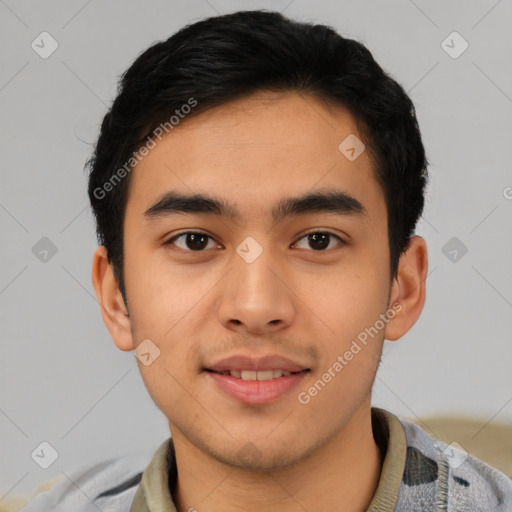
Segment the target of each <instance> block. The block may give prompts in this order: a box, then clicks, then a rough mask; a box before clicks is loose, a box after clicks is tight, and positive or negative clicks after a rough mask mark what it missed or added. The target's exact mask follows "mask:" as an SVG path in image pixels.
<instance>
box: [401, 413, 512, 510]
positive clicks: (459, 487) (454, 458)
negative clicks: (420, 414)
mask: <svg viewBox="0 0 512 512" xmlns="http://www.w3.org/2000/svg"><path fill="white" fill-rule="evenodd" d="M398 419H399V421H400V423H401V424H402V426H403V427H404V430H405V435H406V440H407V441H406V442H407V455H406V463H405V468H404V475H403V482H402V483H403V485H405V486H407V485H408V486H410V487H411V488H413V487H416V488H417V487H419V486H421V485H423V484H431V486H435V487H436V495H437V499H438V500H441V502H442V503H443V504H444V505H445V506H446V507H447V510H472V511H473V512H479V511H482V512H484V511H485V512H490V511H494V512H499V511H508V510H511V509H512V479H511V478H509V477H508V476H507V475H505V474H504V473H502V472H501V471H499V470H497V469H496V468H493V467H492V466H490V465H488V464H486V463H485V462H483V461H481V460H479V459H477V458H475V457H473V456H472V455H469V454H468V453H467V452H466V451H464V449H463V448H462V447H461V446H460V445H458V444H457V443H456V442H454V443H451V444H447V443H445V442H443V441H440V440H439V439H435V438H433V437H431V436H429V435H428V434H427V433H426V432H425V431H424V430H423V429H422V428H421V427H420V426H418V425H416V424H415V423H413V422H412V421H410V420H408V419H407V418H404V417H401V416H398ZM467 507H469V508H467Z"/></svg>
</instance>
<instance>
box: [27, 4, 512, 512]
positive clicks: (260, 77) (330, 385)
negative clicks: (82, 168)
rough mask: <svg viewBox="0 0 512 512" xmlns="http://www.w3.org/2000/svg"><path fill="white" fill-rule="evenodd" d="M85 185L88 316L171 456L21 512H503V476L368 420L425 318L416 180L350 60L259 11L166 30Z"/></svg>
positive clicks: (391, 104) (407, 132)
mask: <svg viewBox="0 0 512 512" xmlns="http://www.w3.org/2000/svg"><path fill="white" fill-rule="evenodd" d="M89 166H90V181H89V196H90V199H91V203H92V207H93V211H94V214H95V217H96V221H97V231H98V238H99V242H100V247H99V248H98V249H97V250H96V252H95V254H94V260H93V268H92V279H93V283H94V288H95V291H96V294H97V297H98V301H99V303H100V306H101V314H102V316H103V319H104V321H105V324H106V326H107V328H108V330H109V332H110V334H111V335H112V338H113V340H114V342H115V344H116V345H117V347H118V348H120V349H121V350H126V351H132V350H133V351H135V355H136V356H137V361H138V366H139V369H140V372H141V374H142V377H143V380H144V382H145V385H146V386H147V389H148V391H149V393H150V395H151V397H152V398H153V400H154V401H155V403H156V404H157V406H158V407H159V408H160V410H161V411H162V412H163V413H164V414H165V416H166V417H167V419H168V423H169V428H170V431H171V435H172V437H171V438H169V439H168V440H166V441H165V442H164V443H163V444H162V445H161V447H160V448H159V450H158V451H157V452H156V454H155V455H154V457H153V459H152V460H151V462H150V464H149V465H148V466H147V467H146V468H144V467H141V468H139V467H128V466H123V464H122V462H119V461H117V462H116V461H114V462H112V463H111V464H105V465H102V466H99V467H98V468H97V469H96V470H91V471H89V472H88V473H87V474H86V476H85V477H84V478H82V479H81V480H80V483H79V487H80V490H77V485H75V484H76V482H75V484H72V483H71V482H69V481H67V482H64V481H63V482H61V483H59V484H57V485H56V486H55V487H54V488H53V489H52V490H50V491H49V492H48V493H44V494H42V495H41V496H40V497H39V498H38V499H39V503H40V505H39V508H37V507H38V505H37V503H36V501H37V499H36V500H34V503H33V505H32V508H30V506H29V507H28V508H27V510H29V511H30V510H43V509H44V503H51V507H50V508H48V510H50V509H52V510H75V511H77V510H97V509H99V510H103V511H110V510H112V511H113V510H123V511H124V510H126V511H127V512H128V511H130V512H143V511H144V512H147V511H151V512H156V511H179V512H184V511H195V510H197V511H200V512H208V511H222V512H229V511H259V512H260V511H275V510H279V511H282V512H284V511H299V510H302V511H304V510H307V511H320V510H328V511H338V510H343V511H345V512H350V511H354V512H355V511H363V510H369V511H372V512H376V511H404V512H405V511H412V510H418V511H419V510H421V511H438V510H447V511H456V510H457V511H463V510H468V511H469V510H471V511H484V510H485V511H491V510H492V511H505V510H512V482H511V481H510V479H508V478H507V477H506V476H505V475H504V474H502V473H500V472H499V471H497V470H495V469H493V468H491V467H490V466H488V465H486V464H484V463H483V462H480V461H479V460H477V459H475V458H473V457H471V456H469V457H467V454H465V453H463V452H460V451H458V450H457V449H456V448H452V447H450V448H449V449H448V447H447V445H446V444H444V443H442V442H440V441H436V440H434V439H431V438H430V437H428V436H427V435H426V434H425V433H424V432H423V431H422V430H421V429H420V428H419V427H418V426H416V425H415V424H413V423H412V422H410V421H408V420H407V419H405V418H401V417H400V418H399V417H397V416H395V415H393V414H392V413H390V412H387V411H384V410H380V409H375V408H371V390H372V385H373V382H374V378H375V375H376V372H377V368H378V364H379V360H380V356H381V350H382V345H383V342H384V339H385V338H386V339H388V340H397V339H398V338H400V337H401V336H403V335H404V334H405V333H406V332H407V331H408V330H409V329H410V328H411V327H412V325H413V324H414V323H415V322H416V320H417V319H418V317H419V316H420V314H421V311H422V308H423V305H424V301H425V279H426V276H427V248H426V244H425V241H424V240H423V239H422V238H421V237H419V236H414V235H413V233H414V228H415V225H416V222H417V220H418V219H419V217H420V215H421V213H422V210H423V203H424V189H425V185H426V181H427V171H426V168H427V161H426V158H425V152H424V148H423V145H422V142H421V136H420V131H419V128H418V125H417V120H416V117H415V111H414V107H413V105H412V103H411V101H410V99H409V98H408V96H407V95H406V93H405V92H404V90H403V89H402V88H401V87H400V85H398V84H397V83H396V82H395V81H394V80H392V79H391V78H390V77H389V76H388V75H386V74H385V73H384V72H383V71H382V69H381V68H380V67H379V65H378V64H377V63H376V62H375V61H374V60H373V58H372V56H371V54H370V52H369V51H368V50H367V49H366V48H365V47H364V46H362V45H361V44H360V43H357V42H355V41H353V40H350V39H345V38H343V37H341V36H340V35H338V34H337V33H336V32H334V31H333V30H332V29H330V28H328V27H325V26H321V25H312V24H303V23H297V22H294V21H291V20H289V19H286V18H285V17H283V16H281V15H280V14H277V13H271V12H262V11H251V12H238V13H234V14H230V15H226V16H219V17H214V18H210V19H206V20H203V21H201V22H198V23H195V24H193V25H190V26H188V27H185V28H184V29H182V30H181V31H179V32H178V33H177V34H175V35H174V36H173V37H171V38H170V39H168V40H167V41H165V42H161V43H158V44H155V45H154V46H152V47H151V48H149V49H148V50H146V51H145V52H144V53H143V54H141V55H140V56H139V57H138V58H137V60H136V61H135V62H134V63H133V65H132V66H131V67H130V68H129V69H128V70H127V71H126V73H125V74H124V75H123V77H122V82H121V87H120V90H119V94H118V96H117V98H116V99H115V101H114V103H113V105H112V108H111V109H110V111H109V112H108V113H107V115H106V116H105V118H104V120H103V124H102V127H101V134H100V136H99V140H98V143H97V145H96V149H95V154H94V156H93V158H92V159H91V160H90V162H89ZM466 457H467V458H466ZM454 460H456V461H458V463H457V464H455V463H453V461H454ZM143 470H144V471H143ZM142 471H143V473H141V472H142ZM84 496H86V498H84ZM45 499H46V502H45V501H44V500H45Z"/></svg>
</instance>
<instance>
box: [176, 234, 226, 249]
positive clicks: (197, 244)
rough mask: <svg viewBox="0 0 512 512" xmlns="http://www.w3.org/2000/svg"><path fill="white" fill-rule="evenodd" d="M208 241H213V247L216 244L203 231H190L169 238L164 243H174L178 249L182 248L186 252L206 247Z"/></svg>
mask: <svg viewBox="0 0 512 512" xmlns="http://www.w3.org/2000/svg"><path fill="white" fill-rule="evenodd" d="M209 241H211V242H212V243H213V247H216V246H217V245H216V244H215V243H214V240H213V239H212V238H211V237H210V236H208V235H206V234H205V233H200V232H196V231H190V232H187V233H181V234H179V235H177V236H175V237H173V238H171V239H170V240H169V241H168V242H166V245H175V246H176V247H178V248H179V249H183V250H184V251H188V252H201V251H203V249H205V248H206V247H208V242H209ZM176 242H179V243H176Z"/></svg>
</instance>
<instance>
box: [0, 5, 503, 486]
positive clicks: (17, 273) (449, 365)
mask: <svg viewBox="0 0 512 512" xmlns="http://www.w3.org/2000/svg"><path fill="white" fill-rule="evenodd" d="M259 8H266V9H273V10H279V11H284V14H286V15H289V16H291V17H293V18H296V19H299V20H308V21H317V22H321V23H327V24H330V25H332V26H333V27H335V28H336V29H337V30H338V31H339V32H340V33H341V34H342V35H345V36H348V37H352V38H355V39H357V40H360V41H362V42H363V43H365V44H366V45H367V46H368V48H369V49H370V50H371V51H372V53H373V54H374V56H375V58H376V60H377V61H378V62H379V63H380V64H381V65H382V66H383V67H384V68H385V69H386V70H387V71H388V72H390V73H391V74H392V75H393V77H394V78H395V79H397V80H398V81H399V82H400V83H401V84H402V85H403V86H404V88H405V89H406V90H407V91H408V92H409V94H410V95H411V98H412V100H413V101H414V103H415V105H416V108H417V114H418V118H419V122H420V127H421V130H422V134H423V138H424V144H425V146H426V149H427V154H428V158H429V160H430V162H431V166H430V173H431V181H430V186H429V190H428V198H427V203H426V208H425V212H424V216H423V219H422V220H421V223H420V225H419V226H418V229H417V233H418V234H419V235H421V236H423V237H424V238H425V239H426V240H427V243H428V246H429V258H430V270H429V271H430V274H429V277H428V281H427V301H426V305H425V309H424V312H423V314H422V316H421V318H420V319H419V321H418V322H417V324H416V325H415V326H414V327H413V328H412V330H411V331H410V332H409V333H408V334H407V335H406V336H404V337H403V338H402V339H401V340H399V341H397V342H394V343H391V342H386V346H385V355H384V357H383V364H382V367H381V369H380V371H379V373H378V376H377V379H376V384H375V388H374V405H376V406H380V407H385V408H387V409H389V410H391V411H393V412H395V413H398V414H402V415H404V416H408V417H413V418H419V419H423V418H426V417H427V416H428V415H431V414H437V413H439V414H442V413H455V414H461V415H469V416H477V417H479V418H481V419H482V420H484V421H485V422H491V421H501V422H508V423H511V422H512V374H511V370H510V368H511V360H512V357H511V356H512V339H511V334H512V314H511V313H512V272H511V254H512V236H511V234H512V226H511V222H510V219H511V218H512V217H511V212H512V199H511V198H512V188H511V187H512V173H511V162H512V139H511V134H512V72H511V66H510V62H512V55H511V54H512V51H511V48H512V32H511V31H510V20H511V19H512V5H511V2H510V1H506V0H503V1H492V2H490V1H489V2H487V1H483V0H482V1H471V2H470V1H466V2H464V3H463V4H462V3H461V2H456V1H446V0H439V1H432V2H426V1H420V0H415V2H413V1H407V0H402V1H387V2H382V1H378V0H375V1H365V2H359V1H356V0H353V1H334V0H330V1H323V2H316V1H304V0H294V1H292V2H290V0H284V1H274V2H271V1H266V2H263V1H251V2H250V1H239V2H234V1H221V0H208V1H206V0H197V1H189V2H176V1H157V0H152V1H144V2H143V1H142V0H141V1H129V2H128V1H127V2H114V1H100V0H92V1H91V0H89V1H86V0H74V1H63V0H62V1H46V2H29V1H18V2H16V1H14V0H0V38H1V40H0V41H1V45H0V48H1V61H0V119H1V127H0V130H1V134H0V144H1V160H0V229H1V234H2V237H1V242H2V243H1V252H0V258H1V260H0V261H1V266H0V315H1V316H0V320H1V328H2V341H1V358H0V437H1V440H2V441H1V443H2V447H1V452H2V456H1V457H0V496H1V495H5V494H7V493H10V494H13V495H14V494H27V493H30V492H32V490H33V489H34V487H35V486H36V485H37V484H38V483H40V482H42V481H45V480H48V479H50V478H51V477H53V476H55V475H59V474H60V472H61V471H62V470H64V471H67V470H68V469H69V468H73V467H75V466H77V465H80V464H84V463H88V462H89V461H93V460H97V459H101V458H104V457H107V456H112V455H116V454H120V453H124V452H130V451H133V450H139V449H141V450H146V451H147V452H148V453H150V454H152V452H153V450H154V449H155V448H156V447H157V446H158V445H159V444H160V443H161V442H162V441H163V440H164V439H165V438H166V437H168V435H169V431H168V428H167V423H166V420H165V418H164V416H163V415H162V414H161V413H160V412H159V411H158V410H157V408H156V406H155V405H154V404H153V402H152V400H151V398H150V397H149V395H148V394H147V392H146V390H145V388H144V385H143V383H142V380H141V379H140V377H139V373H138V370H137V366H136V364H135V363H136V361H135V359H134V357H133V355H132V354H131V353H124V352H121V351H119V350H117V349H116V348H115V346H114V344H113V342H112V341H111V338H110V336H109V334H108V332H107V330H106V328H105V327H104V324H103V322H102V319H101V316H100V312H99V307H98V304H97V302H96V299H95V295H94V290H93V287H92V284H91V278H90V269H91V257H92V253H93V251H94V249H95V247H96V238H95V232H94V225H93V222H92V217H91V213H90V210H89V205H88V199H87V195H86V175H85V173H84V171H83V167H84V163H85V161H86V159H87V158H88V157H89V156H90V153H91V149H92V146H91V145H92V144H93V143H94V142H95V138H96V136H97V134H98V128H99V124H100V122H101V120H102V118H103V115H104V114H105V113H106V110H107V107H108V106H109V105H110V102H111V100H112V99H113V97H114V94H115V91H116V83H117V80H118V77H119V75H120V74H121V73H122V72H123V71H124V70H125V69H126V68H127V67H128V66H129V65H130V63H131V62H132V61H133V60H134V59H135V57H136V56H137V55H138V54H139V53H140V52H141V51H143V50H144V49H146V48H147V47H148V46H149V45H150V44H152V43H153V42H156V41H157V40H162V39H166V38H167V37H169V36H170V35H171V34H172V33H174V32H175V31H176V30H177V29H179V28H181V27H182V26H183V25H185V24H187V23H190V22H193V21H196V20H198V19H200V18H203V17H207V16H211V15H215V14H216V13H220V14H224V13H227V12H231V11H234V10H238V9H259ZM44 31H46V32H48V33H49V34H50V35H51V37H52V38H53V39H55V41H56V42H57V43H58V48H57V50H56V51H55V52H54V53H53V54H51V55H50V56H49V57H47V58H45V59H43V58H42V57H41V56H40V55H39V54H38V53H36V51H34V50H33V48H32V47H31V44H32V42H33V41H34V40H35V41H36V43H37V41H40V39H41V36H40V34H41V33H42V32H44ZM454 31H456V32H457V33H458V34H460V36H458V35H453V34H452V33H453V32H454ZM44 37H47V36H44ZM461 38H462V39H461ZM45 41H46V44H45V48H46V49H48V48H50V46H49V39H45ZM443 41H446V42H445V43H443ZM464 41H466V42H467V44H468V45H469V46H468V48H467V49H466V50H465V51H464V52H463V53H462V54H460V55H457V54H458V53H459V52H460V50H461V49H463V47H464V46H465V43H464ZM39 44H40V46H41V43H39ZM445 50H448V53H447V51H445ZM449 53H451V54H452V55H449ZM454 56H456V58H454ZM43 237H47V238H48V239H50V240H51V242H52V243H53V244H54V245H55V248H56V250H57V252H56V253H55V254H54V255H53V256H52V255H51V253H49V255H48V256H47V261H46V262H44V261H41V260H40V259H39V258H38V257H36V254H34V252H36V253H37V251H36V250H34V251H33V247H34V246H36V249H37V247H38V246H37V245H36V244H37V243H38V242H39V241H40V239H41V238H43ZM453 237H456V240H455V241H452V242H450V244H455V245H453V246H452V245H448V246H446V244H447V243H449V241H450V240H451V239H452V238H453ZM39 243H40V244H41V243H44V242H39ZM462 244H463V245H462ZM463 246H465V247H466V248H467V253H465V254H463ZM443 248H444V249H443ZM453 250H456V251H457V259H456V260H455V261H453V258H454V255H455V253H453ZM42 441H46V442H48V443H50V444H51V445H52V446H53V447H54V448H55V449H56V450H57V452H58V454H59V457H58V459H57V460H56V461H55V463H54V464H53V465H52V466H50V468H48V469H46V470H44V469H41V468H40V467H39V466H38V465H36V463H35V462H34V460H32V458H31V456H30V454H31V453H32V451H33V450H34V449H35V448H36V447H37V446H39V444H40V443H41V442H42ZM141 469H142V468H141Z"/></svg>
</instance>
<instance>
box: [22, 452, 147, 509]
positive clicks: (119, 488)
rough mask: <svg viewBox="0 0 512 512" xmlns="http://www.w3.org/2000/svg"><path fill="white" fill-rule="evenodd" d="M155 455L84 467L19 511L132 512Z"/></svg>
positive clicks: (43, 489)
mask: <svg viewBox="0 0 512 512" xmlns="http://www.w3.org/2000/svg"><path fill="white" fill-rule="evenodd" d="M151 456H152V453H142V452H138V453H134V454H128V455H124V456H121V457H116V458H111V459H109V460H105V461H101V462H98V463H96V464H92V465H89V466H82V467H80V468H78V469H76V470H74V471H70V472H69V473H67V472H63V473H62V474H61V475H60V476H59V477H58V478H57V479H54V480H53V481H52V482H50V483H48V484H46V485H43V486H40V487H39V488H38V489H37V490H36V491H35V492H34V494H33V495H32V497H31V498H30V500H29V501H28V504H27V505H26V506H25V507H23V508H22V509H20V511H19V512H69V511H70V510H73V511H74V512H89V511H91V512H92V511H94V512H97V511H98V510H102V511H103V512H110V511H112V512H113V511H116V512H121V511H123V512H124V511H126V512H129V510H130V507H131V504H132V501H133V498H134V496H135V493H136V491H137V488H138V486H139V483H140V480H141V478H142V473H143V471H144V469H145V468H146V466H147V464H148V463H149V461H150V460H151Z"/></svg>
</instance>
